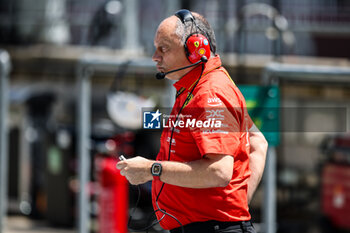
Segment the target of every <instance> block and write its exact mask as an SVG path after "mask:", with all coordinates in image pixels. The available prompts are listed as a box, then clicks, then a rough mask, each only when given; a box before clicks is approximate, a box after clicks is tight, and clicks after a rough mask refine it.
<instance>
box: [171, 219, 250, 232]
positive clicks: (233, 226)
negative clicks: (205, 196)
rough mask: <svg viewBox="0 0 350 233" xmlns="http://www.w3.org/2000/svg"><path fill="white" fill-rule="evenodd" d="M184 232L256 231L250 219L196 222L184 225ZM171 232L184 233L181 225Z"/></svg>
mask: <svg viewBox="0 0 350 233" xmlns="http://www.w3.org/2000/svg"><path fill="white" fill-rule="evenodd" d="M183 228H184V233H256V231H255V229H254V227H253V224H252V223H251V222H250V221H244V222H219V221H207V222H194V223H190V224H188V225H185V226H183ZM170 233H182V229H181V227H179V228H175V229H173V230H170Z"/></svg>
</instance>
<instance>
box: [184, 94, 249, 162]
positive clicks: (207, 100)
mask: <svg viewBox="0 0 350 233" xmlns="http://www.w3.org/2000/svg"><path fill="white" fill-rule="evenodd" d="M225 102H227V101H225V99H224V97H223V96H222V95H220V94H218V93H215V92H205V93H202V94H200V95H197V96H195V98H193V99H192V101H191V102H190V104H189V105H188V106H186V108H185V109H184V110H185V111H184V114H186V113H188V114H187V116H190V120H191V121H192V122H193V123H195V124H191V125H190V127H189V130H190V133H191V135H192V137H193V138H194V141H195V143H196V145H197V147H198V149H199V151H200V153H201V155H202V156H204V155H205V154H210V153H214V154H227V155H232V156H234V157H235V155H236V154H237V152H238V151H239V146H240V136H241V123H242V121H241V118H242V117H241V111H242V109H241V108H239V107H238V108H234V107H228V106H227V104H225ZM198 122H199V123H198Z"/></svg>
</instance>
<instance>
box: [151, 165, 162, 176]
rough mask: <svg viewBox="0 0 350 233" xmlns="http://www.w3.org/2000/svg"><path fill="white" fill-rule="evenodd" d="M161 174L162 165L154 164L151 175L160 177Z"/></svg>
mask: <svg viewBox="0 0 350 233" xmlns="http://www.w3.org/2000/svg"><path fill="white" fill-rule="evenodd" d="M161 173H162V165H161V164H160V163H154V164H153V165H152V175H153V176H160V174H161Z"/></svg>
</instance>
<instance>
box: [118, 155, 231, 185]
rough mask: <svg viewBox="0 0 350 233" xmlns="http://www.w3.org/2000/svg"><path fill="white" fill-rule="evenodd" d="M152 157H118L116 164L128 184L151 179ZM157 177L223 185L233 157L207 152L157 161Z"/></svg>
mask: <svg viewBox="0 0 350 233" xmlns="http://www.w3.org/2000/svg"><path fill="white" fill-rule="evenodd" d="M154 162H155V161H152V160H148V159H145V158H142V157H139V156H138V157H135V158H132V159H127V160H124V161H120V162H118V164H117V168H118V169H120V170H121V171H120V173H121V174H122V175H123V176H125V177H126V178H127V179H128V180H129V182H130V183H131V184H135V185H137V184H142V183H145V182H147V181H150V180H152V179H153V177H152V175H151V166H152V164H153V163H154ZM160 163H161V164H162V174H161V175H160V180H161V181H162V182H164V183H167V184H172V185H176V186H181V187H187V188H211V187H224V186H227V185H228V184H229V182H230V180H231V178H232V173H233V163H234V159H233V157H232V156H230V155H219V154H207V155H206V156H205V157H204V158H202V159H199V160H196V161H191V162H188V163H181V162H174V161H161V162H160Z"/></svg>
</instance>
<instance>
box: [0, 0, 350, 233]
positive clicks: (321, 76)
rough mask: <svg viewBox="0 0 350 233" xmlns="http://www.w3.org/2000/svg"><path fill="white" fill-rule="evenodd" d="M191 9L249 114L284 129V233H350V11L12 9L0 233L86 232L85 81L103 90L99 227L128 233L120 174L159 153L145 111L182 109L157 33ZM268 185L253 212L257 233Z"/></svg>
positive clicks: (146, 209)
mask: <svg viewBox="0 0 350 233" xmlns="http://www.w3.org/2000/svg"><path fill="white" fill-rule="evenodd" d="M181 8H186V9H190V10H192V11H196V12H199V13H200V14H202V15H204V16H205V17H206V18H207V19H208V21H209V22H210V24H211V25H212V26H213V28H214V31H215V33H216V38H217V48H218V54H220V56H221V59H222V62H223V64H224V66H225V68H226V69H227V70H228V71H229V73H230V75H231V77H232V79H233V80H234V81H235V83H236V84H237V85H238V86H241V87H242V92H243V94H245V95H246V99H247V105H248V107H261V108H263V110H262V111H260V112H255V113H252V114H256V116H253V118H254V119H255V120H256V124H257V125H258V126H260V127H263V126H264V125H268V124H269V125H272V128H269V129H265V131H264V133H267V137H268V139H269V142H270V147H273V148H274V150H275V151H276V167H274V168H275V172H276V180H275V184H276V188H275V189H274V192H275V195H274V196H275V198H273V199H274V200H273V201H274V202H275V203H276V209H275V213H276V232H281V233H282V232H286V233H287V232H288V233H289V232H306V233H309V232H310V233H316V232H350V134H349V123H350V117H349V105H350V101H349V100H350V88H349V86H350V75H349V68H350V61H349V58H350V1H348V0H265V1H253V0H35V1H34V0H0V49H2V50H3V51H7V53H6V54H8V55H9V61H10V62H11V66H9V65H8V63H6V61H7V59H6V55H5V53H2V54H1V56H2V57H1V56H0V61H1V62H2V66H1V79H6V77H8V85H6V83H5V84H4V83H3V82H1V84H2V87H4V85H6V86H5V87H6V88H5V89H1V90H2V92H3V93H5V92H4V90H5V91H6V92H7V97H4V95H1V98H2V100H4V99H5V98H7V99H8V114H5V115H4V116H5V117H6V116H7V117H6V119H7V120H6V121H7V123H6V125H5V129H4V128H1V127H0V130H5V131H6V129H7V131H8V132H7V133H6V134H5V136H6V140H4V142H6V145H8V159H3V160H1V162H2V166H1V168H2V171H5V170H6V171H7V172H5V173H7V174H8V175H7V176H5V175H4V172H2V173H1V174H2V175H1V176H2V179H0V182H2V184H3V185H2V186H1V187H2V191H3V192H4V190H7V191H6V193H7V195H6V200H7V201H5V202H6V203H3V205H2V206H1V205H0V209H1V208H4V213H5V214H3V215H4V218H3V222H4V225H3V226H2V229H1V228H0V232H1V231H2V232H5V233H13V232H48V233H50V232H78V229H77V228H78V227H77V225H78V220H77V219H78V212H79V209H78V196H77V195H78V194H77V193H78V191H79V187H80V185H79V179H78V164H79V160H78V158H79V156H78V153H79V152H78V149H77V144H78V138H77V136H76V135H77V133H78V132H79V129H78V128H77V125H78V124H79V123H80V121H81V119H82V118H78V117H79V116H78V109H79V107H80V106H81V105H82V99H79V93H81V90H82V89H81V84H82V83H81V82H80V81H79V80H81V78H82V77H85V78H86V77H89V78H88V80H89V81H90V82H91V95H88V98H89V101H90V102H91V103H90V102H88V104H91V119H89V118H88V119H87V120H91V121H89V122H91V123H89V126H90V128H91V135H90V134H89V135H90V136H89V139H90V140H89V149H90V150H89V155H90V156H89V158H88V162H89V163H88V165H87V166H88V171H89V173H88V176H89V177H88V184H87V185H88V190H89V192H88V206H87V207H86V208H87V210H88V212H89V219H90V221H89V223H88V226H87V228H88V231H89V232H119V233H121V232H124V230H125V229H124V228H123V224H124V223H125V219H126V215H127V212H128V211H129V209H130V210H132V208H133V207H135V203H136V200H137V199H138V191H137V188H136V187H133V186H128V185H127V184H126V183H125V182H124V181H123V180H119V178H118V179H117V178H115V177H118V176H119V174H117V173H116V172H115V170H114V169H113V166H114V165H115V162H116V161H117V160H116V158H117V156H118V155H120V154H124V155H126V157H131V156H134V155H143V156H145V157H148V158H155V156H156V154H157V152H158V149H159V137H160V132H159V131H152V130H145V129H142V127H141V126H142V125H141V115H142V114H141V108H142V107H151V108H157V107H158V108H159V107H171V106H172V101H173V99H174V90H173V89H172V83H171V82H170V81H166V80H163V81H159V80H156V79H155V76H154V74H155V73H156V69H155V64H154V63H153V62H152V61H151V56H152V54H153V52H154V46H153V37H154V33H155V32H156V29H157V27H158V24H159V23H160V22H161V21H162V20H163V19H164V18H166V17H168V16H170V15H172V14H174V12H176V11H177V10H178V9H181ZM9 67H11V69H10V72H9V74H8V75H7V74H6V70H9ZM276 67H277V69H275V68H276ZM266 85H267V86H268V88H266ZM271 86H272V87H271ZM270 87H271V88H272V89H271V88H270ZM271 101H272V102H271ZM1 104H2V106H4V103H3V101H1ZM5 105H6V103H5ZM89 106H90V105H89ZM269 108H270V109H269ZM4 116H3V115H1V117H4ZM82 117H84V116H82ZM1 146H3V147H4V145H3V144H1ZM4 157H5V156H4ZM111 166H112V168H111ZM4 177H5V178H4ZM116 180H117V181H116ZM264 186H265V185H264V182H262V184H261V185H260V186H259V189H258V190H257V192H256V194H255V197H254V200H253V201H252V203H251V204H250V210H251V213H252V216H253V222H254V223H255V226H256V229H257V231H258V232H266V230H264V229H265V228H264V225H263V212H264V209H263V208H264V204H266V203H265V202H266V198H264V192H265V191H264ZM140 190H141V192H140V193H141V198H140V202H139V205H138V207H137V208H136V209H135V212H134V215H133V216H134V223H133V224H132V225H133V226H134V227H135V228H141V227H143V226H145V225H147V224H149V223H150V222H151V221H152V218H153V213H152V206H151V196H150V184H145V185H142V186H141V187H140ZM3 195H4V194H3ZM4 200H5V199H4ZM4 204H5V205H4ZM113 205H115V207H113ZM111 206H112V207H113V208H112V207H111ZM108 207H110V208H108ZM106 209H114V212H113V213H106ZM107 212H108V211H107ZM0 216H1V215H0ZM110 222H115V223H116V225H118V226H117V227H115V226H107V225H108V224H107V223H110ZM120 225H121V226H122V227H121V228H122V229H119V230H111V229H112V228H113V229H114V228H118V227H119V226H120ZM124 225H125V224H124ZM104 227H105V228H106V229H104ZM108 227H110V229H108ZM123 229H124V230H123ZM150 231H153V232H165V231H162V230H161V229H160V228H159V226H155V227H153V228H152V229H150Z"/></svg>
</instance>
